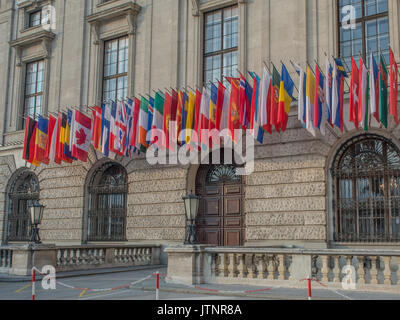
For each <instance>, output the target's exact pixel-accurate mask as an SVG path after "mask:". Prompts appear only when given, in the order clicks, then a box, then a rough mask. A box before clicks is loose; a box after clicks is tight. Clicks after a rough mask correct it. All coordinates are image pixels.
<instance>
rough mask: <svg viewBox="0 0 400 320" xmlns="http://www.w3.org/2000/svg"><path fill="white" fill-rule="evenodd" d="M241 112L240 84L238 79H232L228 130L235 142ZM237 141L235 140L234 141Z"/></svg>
mask: <svg viewBox="0 0 400 320" xmlns="http://www.w3.org/2000/svg"><path fill="white" fill-rule="evenodd" d="M239 113H240V110H239V82H238V79H234V78H232V79H231V97H230V100H229V122H228V128H229V131H230V134H231V137H232V140H234V136H235V129H240V128H241V124H240V114H239ZM234 141H235V140H234Z"/></svg>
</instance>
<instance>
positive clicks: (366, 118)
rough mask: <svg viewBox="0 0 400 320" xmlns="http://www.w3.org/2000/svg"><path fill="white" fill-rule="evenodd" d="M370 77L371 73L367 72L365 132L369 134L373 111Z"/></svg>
mask: <svg viewBox="0 0 400 320" xmlns="http://www.w3.org/2000/svg"><path fill="white" fill-rule="evenodd" d="M370 76H371V73H370V72H367V89H366V92H365V114H364V131H366V132H368V126H369V119H370V114H371V109H370V108H369V105H370V101H369V100H370V89H371V88H370V83H371V81H370Z"/></svg>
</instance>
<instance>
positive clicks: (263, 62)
mask: <svg viewBox="0 0 400 320" xmlns="http://www.w3.org/2000/svg"><path fill="white" fill-rule="evenodd" d="M263 63H264V65H265V67H266V68H267V70H268V72H269V73H270V74H271V70H270V69H269V68H268V65H267V63H266V62H265V61H264V60H263Z"/></svg>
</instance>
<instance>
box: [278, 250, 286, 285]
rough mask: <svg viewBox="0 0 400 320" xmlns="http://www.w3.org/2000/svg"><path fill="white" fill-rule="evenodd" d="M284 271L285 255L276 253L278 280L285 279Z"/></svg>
mask: <svg viewBox="0 0 400 320" xmlns="http://www.w3.org/2000/svg"><path fill="white" fill-rule="evenodd" d="M285 273H286V263H285V255H284V254H280V255H278V280H285Z"/></svg>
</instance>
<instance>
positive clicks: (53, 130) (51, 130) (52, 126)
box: [45, 115, 57, 164]
mask: <svg viewBox="0 0 400 320" xmlns="http://www.w3.org/2000/svg"><path fill="white" fill-rule="evenodd" d="M56 135H57V119H56V118H54V117H53V116H52V115H49V127H48V130H47V141H46V152H45V159H46V161H47V164H48V163H50V160H53V161H54V152H52V151H54V147H55V139H53V137H55V136H56ZM53 142H54V145H53ZM50 155H51V156H52V159H50Z"/></svg>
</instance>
